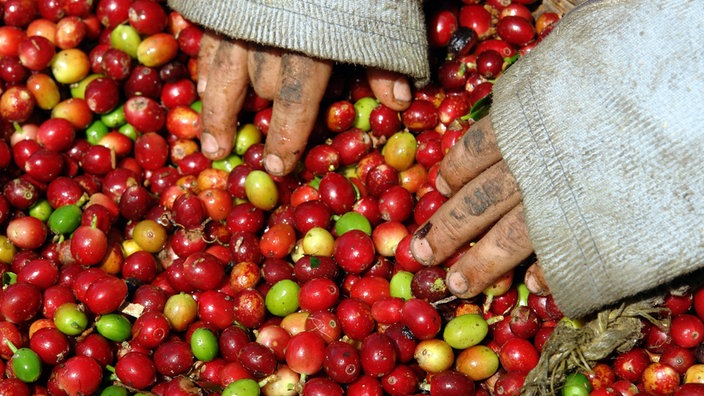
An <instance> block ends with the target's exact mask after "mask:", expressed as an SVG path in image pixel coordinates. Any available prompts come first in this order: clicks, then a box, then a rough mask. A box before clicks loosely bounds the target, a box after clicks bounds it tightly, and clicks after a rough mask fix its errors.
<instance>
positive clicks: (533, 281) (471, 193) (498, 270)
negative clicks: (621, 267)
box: [411, 117, 549, 298]
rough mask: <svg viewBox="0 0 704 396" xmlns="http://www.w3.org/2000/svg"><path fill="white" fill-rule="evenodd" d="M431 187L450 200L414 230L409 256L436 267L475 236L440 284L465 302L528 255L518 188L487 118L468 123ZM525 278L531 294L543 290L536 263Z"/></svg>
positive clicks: (541, 275)
mask: <svg viewBox="0 0 704 396" xmlns="http://www.w3.org/2000/svg"><path fill="white" fill-rule="evenodd" d="M435 184H436V188H437V190H438V192H440V193H441V194H443V195H445V196H451V198H450V199H449V200H448V201H447V202H445V203H444V204H443V205H442V206H441V207H440V208H439V209H438V210H437V211H436V212H435V214H433V216H432V217H431V218H430V219H429V220H428V221H427V222H426V223H425V224H422V225H421V226H420V227H419V228H418V230H417V231H416V232H415V234H414V236H413V239H412V241H411V252H412V253H413V255H414V256H415V258H416V259H417V260H418V261H419V262H421V263H422V264H425V265H436V264H440V263H442V262H443V261H444V260H446V259H447V258H448V257H450V256H451V255H452V254H453V253H454V252H455V251H457V250H458V249H459V248H461V247H462V246H464V245H466V244H467V243H470V242H472V241H475V240H476V238H477V237H480V238H479V240H477V241H476V244H474V245H473V246H472V247H471V248H470V249H468V250H467V252H466V253H464V254H463V255H462V256H461V257H460V258H459V260H458V261H457V262H456V263H455V264H454V265H453V266H452V267H451V268H450V269H449V270H448V274H447V278H446V283H447V286H448V288H449V289H450V291H451V292H452V293H453V294H455V295H456V296H458V297H462V298H469V297H473V296H475V295H477V294H479V293H481V292H482V291H484V290H485V289H486V288H487V287H489V286H490V285H492V284H493V283H494V282H495V281H496V280H497V279H499V278H500V277H501V276H502V275H504V274H505V273H506V272H508V271H510V270H512V269H513V268H515V267H516V266H517V265H518V264H520V263H521V262H523V261H524V260H525V259H526V258H528V257H529V256H530V254H531V253H532V252H533V246H532V244H531V241H530V239H529V237H528V230H527V228H526V223H525V219H524V217H523V205H522V203H521V194H520V191H519V188H518V184H517V183H516V180H515V179H514V177H513V175H511V173H510V172H509V170H508V168H507V166H506V164H505V163H504V161H503V159H502V157H501V153H500V152H499V148H498V146H497V145H496V139H495V137H494V131H493V129H492V125H491V121H490V119H489V117H484V118H482V119H481V120H479V121H478V122H477V123H475V124H474V125H472V126H471V127H470V128H469V130H468V131H467V132H466V133H465V134H464V136H463V137H462V139H461V140H459V141H458V142H457V144H455V145H454V146H453V147H452V149H450V150H449V151H448V153H447V154H446V155H445V158H444V159H443V161H442V162H441V164H440V169H439V172H438V176H437V179H436V182H435ZM525 278H526V279H525V282H526V286H528V288H529V289H530V290H531V292H534V293H538V294H546V293H548V292H549V291H548V288H547V284H546V283H545V281H544V279H543V274H542V270H541V269H540V267H539V266H537V264H534V265H532V266H531V267H530V268H529V269H528V271H527V272H526V277H525Z"/></svg>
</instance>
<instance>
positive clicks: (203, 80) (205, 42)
mask: <svg viewBox="0 0 704 396" xmlns="http://www.w3.org/2000/svg"><path fill="white" fill-rule="evenodd" d="M220 40H221V38H220V37H219V36H218V35H217V34H216V33H214V32H212V31H209V30H208V31H206V32H205V34H203V38H202V39H201V41H200V50H199V51H198V63H197V66H196V68H197V74H198V86H197V87H196V90H197V92H198V95H203V92H205V87H206V85H207V84H208V70H209V69H210V64H211V63H213V58H215V52H216V51H217V49H218V44H219V43H220Z"/></svg>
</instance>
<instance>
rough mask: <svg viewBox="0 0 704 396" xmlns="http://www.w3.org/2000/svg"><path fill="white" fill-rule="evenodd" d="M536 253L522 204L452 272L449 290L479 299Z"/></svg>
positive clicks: (448, 280)
mask: <svg viewBox="0 0 704 396" xmlns="http://www.w3.org/2000/svg"><path fill="white" fill-rule="evenodd" d="M532 252H533V245H532V244H531V242H530V239H529V238H528V230H527V228H526V223H525V218H524V216H523V205H522V204H518V205H516V207H514V208H513V209H512V210H511V211H509V212H508V213H507V214H506V215H505V216H504V217H502V218H501V220H499V221H498V222H497V223H496V224H495V225H494V226H493V227H492V228H491V229H490V230H489V231H488V232H487V233H486V234H485V235H484V236H483V237H482V238H481V239H480V240H479V241H477V243H476V244H475V245H474V246H472V247H471V248H470V249H469V250H468V251H467V253H465V254H464V255H463V256H462V257H461V258H460V259H459V260H458V261H457V263H455V264H454V265H453V266H452V267H451V268H450V269H449V271H448V274H447V278H446V279H447V280H446V283H447V286H448V288H449V289H450V291H451V292H452V293H453V294H454V295H456V296H458V297H461V298H469V297H473V296H476V295H477V294H479V293H481V292H482V291H483V290H485V289H486V288H487V287H488V286H490V285H491V284H493V283H494V282H495V281H496V280H497V279H498V278H500V277H501V276H502V275H503V274H505V273H506V272H507V271H509V270H511V269H512V268H515V267H516V266H517V265H519V264H520V263H521V262H523V261H524V260H525V259H526V258H528V256H530V254H531V253H532Z"/></svg>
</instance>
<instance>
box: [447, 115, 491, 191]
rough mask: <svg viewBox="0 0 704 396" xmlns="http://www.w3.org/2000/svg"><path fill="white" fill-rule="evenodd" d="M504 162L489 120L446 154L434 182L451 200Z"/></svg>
mask: <svg viewBox="0 0 704 396" xmlns="http://www.w3.org/2000/svg"><path fill="white" fill-rule="evenodd" d="M499 160H501V153H500V151H499V147H498V146H497V145H496V137H495V136H494V131H493V129H492V126H491V120H490V119H489V117H484V118H482V119H480V120H479V121H477V122H476V123H474V125H472V126H471V127H470V128H469V130H467V132H465V134H464V135H462V138H461V139H460V140H459V141H458V142H457V143H456V144H455V145H454V146H452V148H451V149H450V150H449V151H448V152H447V154H446V155H445V157H444V158H443V160H442V162H441V163H440V169H439V171H438V175H437V178H436V179H435V187H436V188H437V190H438V192H440V193H441V194H443V195H445V196H450V195H452V194H453V193H454V192H456V191H457V190H459V189H460V188H462V186H464V185H465V184H467V182H468V181H470V180H472V179H473V178H475V177H476V176H477V175H478V174H480V173H481V172H482V171H484V170H485V169H487V168H488V167H490V166H491V165H493V164H495V163H497V162H498V161H499Z"/></svg>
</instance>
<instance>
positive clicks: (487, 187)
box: [411, 161, 521, 265]
mask: <svg viewBox="0 0 704 396" xmlns="http://www.w3.org/2000/svg"><path fill="white" fill-rule="evenodd" d="M520 200H521V197H520V192H519V190H518V185H517V183H516V179H514V178H513V176H512V175H511V173H510V172H509V171H508V168H507V167H506V164H505V163H504V162H503V161H501V162H498V163H496V164H495V165H493V166H491V167H490V168H489V169H487V170H486V171H484V172H482V173H481V174H480V175H479V176H477V177H476V178H475V179H474V180H472V181H471V182H469V183H467V185H465V186H464V187H463V188H462V189H461V190H460V191H458V192H457V194H455V195H454V196H452V198H450V199H449V200H447V202H445V203H444V204H443V205H442V206H440V208H438V210H437V211H436V212H435V213H434V214H433V215H432V216H431V217H430V219H429V220H428V221H426V222H425V224H423V225H422V226H421V227H419V228H418V230H417V231H416V232H415V234H414V236H413V239H412V241H411V252H412V253H413V256H414V257H415V258H416V260H418V261H419V262H420V263H423V264H425V265H434V264H439V263H441V262H443V261H444V260H445V259H447V258H448V257H449V256H450V255H451V254H452V253H453V252H455V251H456V250H457V249H459V247H460V246H463V245H464V244H466V243H467V242H470V241H473V240H474V238H476V237H477V236H478V235H479V234H480V233H481V232H483V231H485V230H487V229H488V228H489V227H490V226H491V225H492V224H494V223H495V222H496V221H497V220H499V219H500V218H501V216H503V215H504V214H505V213H507V212H508V211H509V210H511V208H513V207H514V206H516V205H517V204H518V203H519V202H520Z"/></svg>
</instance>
